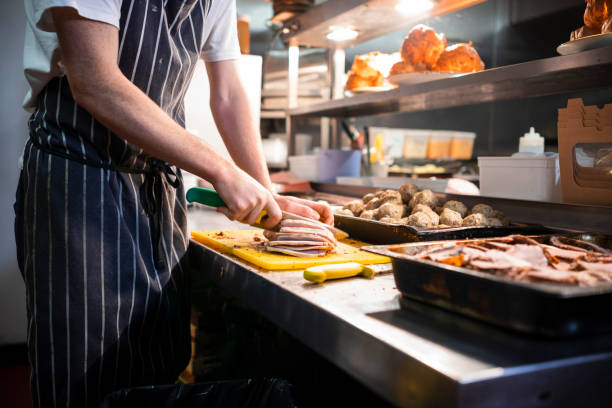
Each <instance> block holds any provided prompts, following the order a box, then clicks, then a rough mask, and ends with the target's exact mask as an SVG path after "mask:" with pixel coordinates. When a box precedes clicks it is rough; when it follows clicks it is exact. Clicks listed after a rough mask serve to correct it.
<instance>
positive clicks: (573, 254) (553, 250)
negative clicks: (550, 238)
mask: <svg viewBox="0 0 612 408" xmlns="http://www.w3.org/2000/svg"><path fill="white" fill-rule="evenodd" d="M540 248H542V249H543V250H544V251H545V252H547V253H548V254H549V255H551V256H554V257H555V258H557V259H559V260H566V261H570V262H573V261H576V260H578V259H581V258H584V256H585V253H584V251H575V250H570V249H563V248H558V247H556V246H552V245H547V244H540Z"/></svg>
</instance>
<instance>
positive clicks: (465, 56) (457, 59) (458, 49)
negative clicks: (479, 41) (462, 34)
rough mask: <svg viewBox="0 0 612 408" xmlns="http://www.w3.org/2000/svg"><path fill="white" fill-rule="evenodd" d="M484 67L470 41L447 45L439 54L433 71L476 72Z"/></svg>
mask: <svg viewBox="0 0 612 408" xmlns="http://www.w3.org/2000/svg"><path fill="white" fill-rule="evenodd" d="M483 69H484V62H482V60H481V59H480V56H479V55H478V52H476V50H475V49H474V47H472V42H471V41H470V42H469V43H467V44H456V45H452V46H450V47H447V48H446V50H445V51H444V52H443V53H442V55H440V58H439V59H438V62H437V63H436V65H435V67H434V69H433V70H434V71H439V72H465V73H468V72H478V71H482V70H483Z"/></svg>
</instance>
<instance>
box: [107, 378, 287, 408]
mask: <svg viewBox="0 0 612 408" xmlns="http://www.w3.org/2000/svg"><path fill="white" fill-rule="evenodd" d="M102 406H103V407H104V408H128V407H129V408H134V407H147V408H179V407H180V408H222V407H223V408H264V407H265V408H294V407H296V405H295V403H294V401H293V396H292V393H291V384H290V383H289V382H287V381H286V380H282V379H278V378H262V379H255V380H231V381H215V382H205V383H197V384H173V385H160V386H146V387H135V388H126V389H122V390H118V391H114V392H112V393H110V394H108V395H107V396H106V398H105V399H104V404H103V405H102Z"/></svg>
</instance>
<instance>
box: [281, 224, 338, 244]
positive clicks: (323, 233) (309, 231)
mask: <svg viewBox="0 0 612 408" xmlns="http://www.w3.org/2000/svg"><path fill="white" fill-rule="evenodd" d="M279 232H280V233H282V234H311V235H318V236H320V237H324V238H326V239H327V240H329V242H336V238H334V236H333V235H332V233H331V232H329V231H328V230H322V229H316V228H298V227H281V229H280V230H279Z"/></svg>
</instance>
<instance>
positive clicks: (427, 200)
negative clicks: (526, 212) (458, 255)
mask: <svg viewBox="0 0 612 408" xmlns="http://www.w3.org/2000/svg"><path fill="white" fill-rule="evenodd" d="M335 214H337V215H344V216H352V217H359V218H363V219H367V220H377V221H379V222H384V223H387V224H392V225H409V226H412V227H414V228H417V229H444V228H453V227H462V226H463V227H474V226H491V227H493V226H506V225H508V224H509V223H508V220H507V219H506V217H505V216H504V214H503V213H502V212H501V211H498V210H495V209H493V208H492V207H491V206H490V205H487V204H476V205H475V206H473V207H472V208H471V209H468V207H467V206H466V205H465V204H464V203H462V202H460V201H456V200H448V201H446V202H440V200H439V199H438V197H436V195H435V194H434V193H433V192H432V191H431V190H422V191H419V188H418V187H417V186H416V185H414V184H404V185H402V186H401V187H400V188H399V191H397V190H390V189H387V190H380V191H377V192H376V193H368V194H366V195H365V196H363V197H362V198H361V199H360V200H353V201H351V202H349V203H347V204H346V205H344V207H342V208H341V209H338V210H336V211H335Z"/></svg>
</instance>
